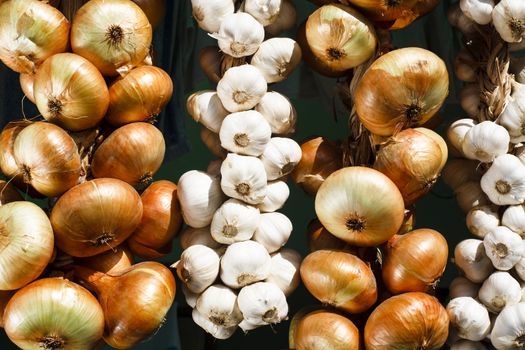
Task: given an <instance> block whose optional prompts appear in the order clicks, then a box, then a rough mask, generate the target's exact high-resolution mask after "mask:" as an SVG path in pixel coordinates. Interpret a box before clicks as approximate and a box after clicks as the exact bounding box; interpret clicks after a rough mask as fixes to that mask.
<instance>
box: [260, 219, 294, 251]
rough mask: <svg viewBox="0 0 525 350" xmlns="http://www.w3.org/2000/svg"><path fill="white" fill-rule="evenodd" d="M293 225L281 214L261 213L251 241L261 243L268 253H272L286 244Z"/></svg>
mask: <svg viewBox="0 0 525 350" xmlns="http://www.w3.org/2000/svg"><path fill="white" fill-rule="evenodd" d="M292 229H293V225H292V222H291V221H290V219H288V217H287V216H286V215H284V214H282V213H277V212H274V213H263V214H261V220H260V222H259V226H257V229H256V230H255V234H254V235H253V240H254V241H256V242H259V243H261V244H262V245H263V246H264V247H265V248H266V250H268V252H269V253H273V252H275V251H277V250H279V249H281V247H282V246H284V245H285V244H286V242H288V238H290V234H291V233H292Z"/></svg>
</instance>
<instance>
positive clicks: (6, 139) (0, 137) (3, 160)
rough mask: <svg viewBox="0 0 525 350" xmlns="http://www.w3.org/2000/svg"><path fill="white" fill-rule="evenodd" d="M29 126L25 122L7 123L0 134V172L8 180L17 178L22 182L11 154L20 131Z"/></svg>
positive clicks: (28, 122) (28, 123)
mask: <svg viewBox="0 0 525 350" xmlns="http://www.w3.org/2000/svg"><path fill="white" fill-rule="evenodd" d="M30 124H31V122H30V121H26V120H18V121H14V122H9V123H7V125H6V126H5V127H4V129H3V130H2V133H0V170H1V171H2V173H3V174H4V175H5V176H6V177H7V178H9V179H11V178H13V177H15V176H17V177H18V178H20V180H22V179H21V176H20V175H17V173H18V165H17V164H16V160H15V156H14V154H13V147H14V145H15V139H16V137H17V136H18V134H19V133H20V131H22V130H23V129H24V128H25V127H26V126H28V125H30Z"/></svg>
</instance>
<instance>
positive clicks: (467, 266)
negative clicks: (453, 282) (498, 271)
mask: <svg viewBox="0 0 525 350" xmlns="http://www.w3.org/2000/svg"><path fill="white" fill-rule="evenodd" d="M454 264H455V265H456V266H457V268H458V269H459V270H460V271H461V272H462V273H463V274H464V275H465V277H466V278H468V279H469V280H470V281H471V282H474V283H481V282H483V281H484V280H485V279H486V278H487V277H488V276H490V274H491V273H492V271H494V266H492V262H491V260H490V259H489V257H488V256H487V253H486V252H485V246H484V245H483V241H482V240H479V239H465V240H463V241H461V242H459V243H458V245H456V248H455V249H454Z"/></svg>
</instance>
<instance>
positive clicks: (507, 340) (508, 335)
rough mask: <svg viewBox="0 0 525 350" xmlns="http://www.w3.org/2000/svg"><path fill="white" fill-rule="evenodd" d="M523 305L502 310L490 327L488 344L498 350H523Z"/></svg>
mask: <svg viewBox="0 0 525 350" xmlns="http://www.w3.org/2000/svg"><path fill="white" fill-rule="evenodd" d="M524 333H525V303H519V304H515V305H511V306H509V307H506V308H505V309H503V310H502V311H501V312H500V314H499V315H498V317H497V318H496V321H495V322H494V326H493V327H492V332H491V333H490V342H491V343H492V345H494V347H495V348H496V349H498V350H507V349H509V350H510V349H523V347H524V346H525V340H524V339H523V334H524Z"/></svg>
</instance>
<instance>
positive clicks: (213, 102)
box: [186, 90, 229, 133]
mask: <svg viewBox="0 0 525 350" xmlns="http://www.w3.org/2000/svg"><path fill="white" fill-rule="evenodd" d="M186 109H187V110H188V113H189V114H190V116H191V117H192V118H193V120H195V121H196V122H198V123H201V124H202V125H204V126H205V127H207V128H208V129H210V130H211V131H213V132H214V133H218V132H219V130H220V128H221V125H222V121H223V120H224V118H226V116H227V115H228V114H229V112H228V111H227V110H226V109H225V108H224V106H223V105H222V102H221V100H220V98H219V96H218V95H217V92H216V91H212V90H203V91H198V92H195V93H193V94H191V95H190V96H189V97H188V100H187V102H186Z"/></svg>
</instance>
